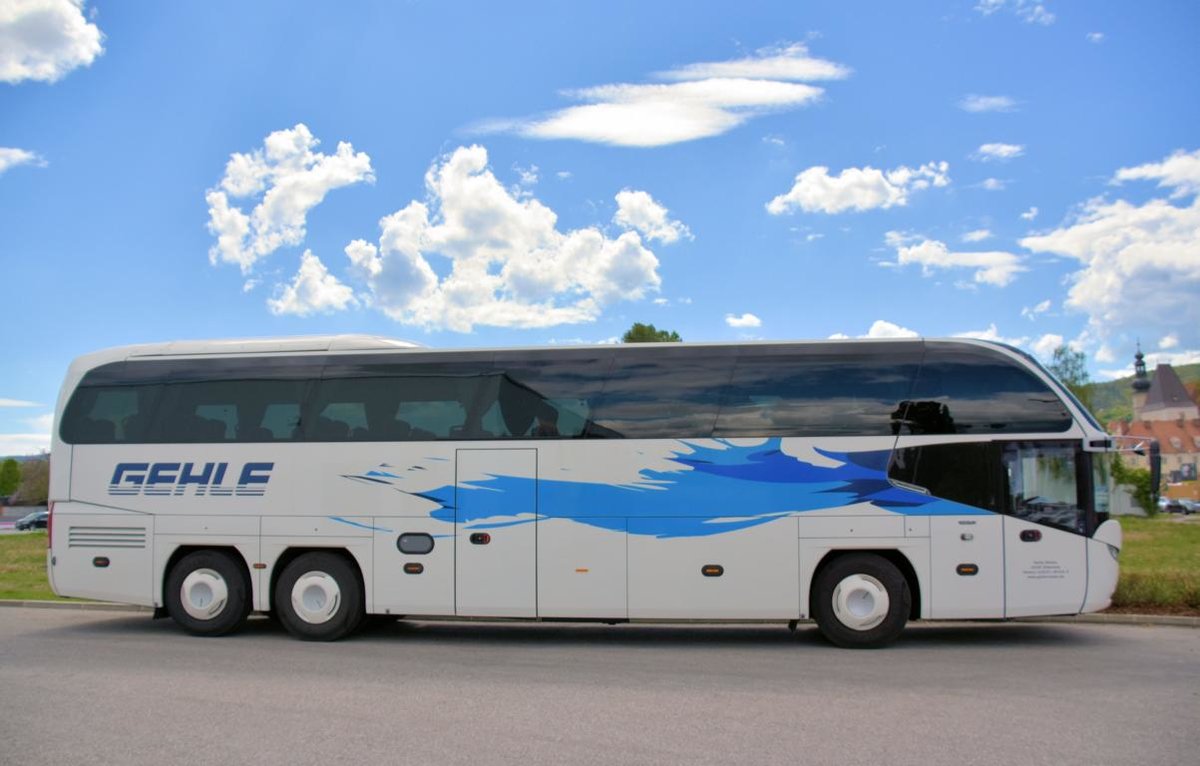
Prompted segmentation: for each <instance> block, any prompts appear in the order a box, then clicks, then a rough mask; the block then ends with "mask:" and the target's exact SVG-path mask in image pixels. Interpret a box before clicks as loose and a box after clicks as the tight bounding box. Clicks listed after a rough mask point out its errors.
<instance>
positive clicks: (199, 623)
mask: <svg viewBox="0 0 1200 766" xmlns="http://www.w3.org/2000/svg"><path fill="white" fill-rule="evenodd" d="M164 596H165V599H164V600H165V601H166V602H167V613H168V614H169V615H171V619H173V620H175V622H177V623H178V624H179V625H180V626H181V627H182V628H183V629H184V630H186V631H187V632H189V633H191V634H193V635H197V636H223V635H225V634H227V633H232V632H233V631H235V630H237V629H239V628H241V627H242V625H243V624H245V622H246V617H248V616H249V614H250V606H251V604H250V582H249V579H248V578H247V576H246V572H245V570H244V569H243V568H242V566H241V564H240V563H239V562H238V561H237V560H235V559H234V558H233V557H232V556H230V555H229V554H228V553H224V552H222V551H196V552H195V553H189V554H188V555H186V556H184V557H183V558H182V559H180V560H179V561H178V563H176V564H175V566H174V567H172V568H171V572H170V574H168V575H167V588H166V593H165V594H164Z"/></svg>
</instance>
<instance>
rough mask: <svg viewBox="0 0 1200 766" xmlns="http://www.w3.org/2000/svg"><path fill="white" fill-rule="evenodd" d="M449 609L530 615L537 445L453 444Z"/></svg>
mask: <svg viewBox="0 0 1200 766" xmlns="http://www.w3.org/2000/svg"><path fill="white" fill-rule="evenodd" d="M455 496H456V502H455V520H454V525H455V529H454V531H455V535H454V552H455V572H456V578H455V614H458V615H462V616H470V617H536V616H537V450H534V449H460V450H458V451H457V472H456V479H455Z"/></svg>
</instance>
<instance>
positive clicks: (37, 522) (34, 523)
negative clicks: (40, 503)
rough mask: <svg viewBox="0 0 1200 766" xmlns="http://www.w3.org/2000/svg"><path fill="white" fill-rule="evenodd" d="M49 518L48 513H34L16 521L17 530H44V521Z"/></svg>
mask: <svg viewBox="0 0 1200 766" xmlns="http://www.w3.org/2000/svg"><path fill="white" fill-rule="evenodd" d="M49 517H50V513H49V512H48V511H34V512H33V513H30V514H28V515H26V516H22V517H21V518H19V519H17V523H16V525H15V526H16V528H17V529H22V530H24V529H45V528H46V519H48V518H49Z"/></svg>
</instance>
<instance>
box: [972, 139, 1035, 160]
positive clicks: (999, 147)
mask: <svg viewBox="0 0 1200 766" xmlns="http://www.w3.org/2000/svg"><path fill="white" fill-rule="evenodd" d="M1024 153H1025V147H1024V146H1022V145H1021V144H1001V143H993V144H983V145H982V146H980V147H979V148H978V149H976V150H975V153H974V154H973V155H971V159H974V160H979V161H980V162H1007V161H1008V160H1011V159H1016V158H1017V157H1020V156H1021V155H1023V154H1024Z"/></svg>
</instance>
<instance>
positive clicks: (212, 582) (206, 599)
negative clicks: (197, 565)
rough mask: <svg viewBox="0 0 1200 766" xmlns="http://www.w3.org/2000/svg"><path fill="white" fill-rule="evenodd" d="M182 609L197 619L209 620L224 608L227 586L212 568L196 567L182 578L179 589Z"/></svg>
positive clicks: (226, 598)
mask: <svg viewBox="0 0 1200 766" xmlns="http://www.w3.org/2000/svg"><path fill="white" fill-rule="evenodd" d="M179 600H180V602H181V603H182V604H183V611H185V612H187V613H188V615H189V616H191V617H194V618H195V619H197V620H211V619H213V618H214V617H216V616H217V615H219V614H220V613H221V612H222V610H224V609H225V604H226V603H227V602H228V601H229V586H228V584H226V582H225V578H224V577H222V576H221V575H220V573H219V572H217V571H216V570H213V569H196V570H193V571H192V572H190V573H189V574H188V576H187V577H185V578H183V585H182V586H180V589H179Z"/></svg>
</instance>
